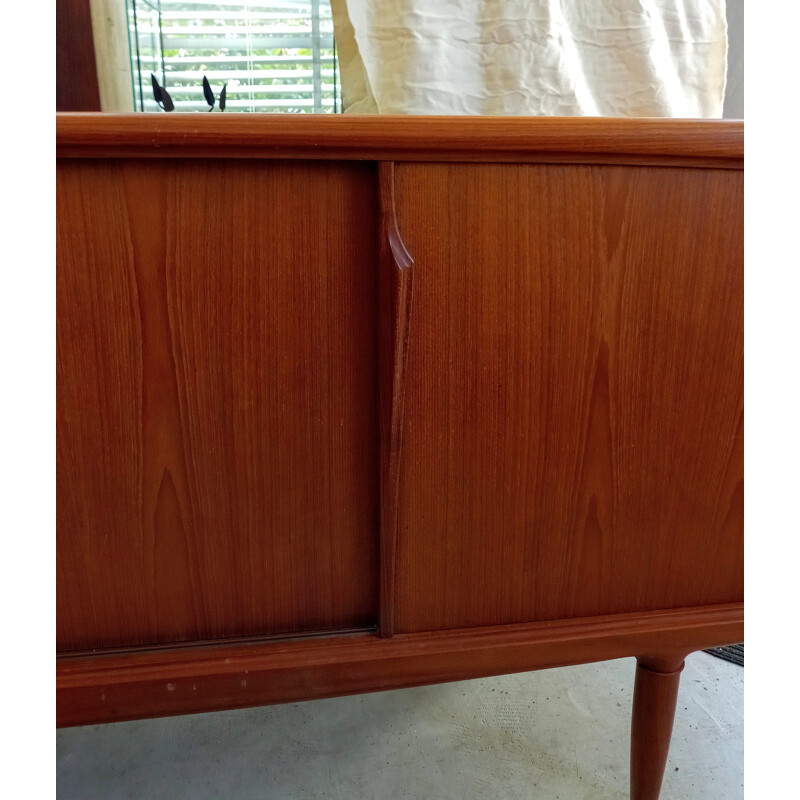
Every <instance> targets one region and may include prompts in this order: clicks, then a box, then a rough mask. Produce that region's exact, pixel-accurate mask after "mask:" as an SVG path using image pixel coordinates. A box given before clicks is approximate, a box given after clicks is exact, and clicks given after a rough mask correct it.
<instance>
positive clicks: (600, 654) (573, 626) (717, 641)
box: [56, 603, 744, 727]
mask: <svg viewBox="0 0 800 800" xmlns="http://www.w3.org/2000/svg"><path fill="white" fill-rule="evenodd" d="M743 638H744V604H742V603H734V604H727V605H719V606H707V607H700V608H689V609H675V610H668V611H656V612H646V613H636V614H615V615H610V616H605V617H593V618H583V619H572V620H556V621H550V622H538V623H530V624H521V625H505V626H497V627H490V628H472V629H460V630H449V631H437V632H431V633H419V634H399V635H395V636H394V637H392V638H381V637H380V636H378V635H377V634H354V635H351V636H347V637H331V638H329V639H305V640H296V641H279V642H268V643H257V644H236V645H230V644H225V643H219V644H215V645H206V646H203V647H189V648H181V649H175V650H160V651H153V652H131V653H122V654H120V653H117V654H113V655H102V654H98V655H94V656H89V657H85V656H83V657H65V658H61V659H59V660H58V664H57V669H56V675H57V681H56V685H57V704H56V705H57V712H56V716H57V720H56V722H57V725H58V726H60V727H66V726H74V725H88V724H98V723H107V722H119V721H123V720H132V719H141V718H144V717H161V716H172V715H177V714H190V713H198V712H206V711H217V710H222V709H234V708H245V707H250V706H258V705H270V704H274V703H286V702H297V701H300V700H312V699H319V698H324V697H335V696H341V695H350V694H360V693H362V692H372V691H382V690H387V689H401V688H406V687H410V686H419V685H424V684H430V683H446V682H448V681H458V680H467V679H473V678H483V677H489V676H492V675H502V674H507V673H514V672H526V671H531V670H536V669H547V668H551V667H561V666H569V665H573V664H582V663H588V662H594V661H606V660H610V659H614V658H624V657H628V656H639V657H641V656H645V655H650V654H655V655H656V656H659V655H664V654H669V653H673V652H676V653H680V652H683V653H690V652H693V651H695V650H701V649H706V648H709V647H717V646H721V645H725V644H734V643H737V642H740V641H742V640H743Z"/></svg>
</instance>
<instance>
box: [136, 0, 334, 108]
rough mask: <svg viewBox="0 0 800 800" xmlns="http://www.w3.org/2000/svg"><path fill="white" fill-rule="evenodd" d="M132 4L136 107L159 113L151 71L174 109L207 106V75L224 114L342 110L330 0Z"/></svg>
mask: <svg viewBox="0 0 800 800" xmlns="http://www.w3.org/2000/svg"><path fill="white" fill-rule="evenodd" d="M126 1H127V6H128V28H129V34H130V45H131V64H132V70H131V71H132V75H133V87H132V89H133V93H134V105H135V108H136V110H137V111H159V106H158V104H157V103H156V101H155V98H154V97H153V91H152V88H151V82H150V74H151V73H153V74H154V75H155V76H156V78H157V80H158V82H159V83H160V84H161V86H162V87H164V88H166V90H167V91H168V92H169V94H170V96H171V98H172V100H173V103H174V105H175V111H208V110H209V106H208V103H207V102H206V100H205V98H204V95H203V76H205V77H206V78H208V81H209V84H210V85H211V89H212V91H213V92H214V95H215V97H216V98H217V101H218V100H219V94H220V91H221V90H222V87H223V86H224V85H225V84H227V89H226V105H225V112H226V113H227V112H229V111H259V112H283V113H334V112H339V111H341V99H340V98H341V88H340V86H339V75H338V68H337V63H336V46H335V42H334V38H333V21H332V19H331V8H330V1H329V0H272V1H270V0H260V2H258V1H257V2H251V3H242V2H234V0H214V1H213V2H212V0H194V2H178V0H126ZM214 111H215V112H218V111H219V108H218V106H217V105H215V107H214Z"/></svg>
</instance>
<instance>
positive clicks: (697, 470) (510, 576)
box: [395, 164, 743, 632]
mask: <svg viewBox="0 0 800 800" xmlns="http://www.w3.org/2000/svg"><path fill="white" fill-rule="evenodd" d="M395 170H396V182H397V187H396V198H397V214H398V220H399V226H400V229H401V230H402V231H403V236H404V238H405V241H406V243H407V245H408V249H409V250H410V251H411V252H412V253H413V254H414V258H415V290H414V292H415V294H414V297H415V299H414V309H413V313H412V320H411V324H412V327H413V331H414V335H413V337H412V339H411V344H410V350H409V356H408V376H407V386H406V396H405V421H404V446H403V461H402V467H401V476H400V488H399V498H400V499H399V506H400V519H399V523H398V530H399V531H400V535H399V538H398V544H397V567H396V572H397V575H398V585H397V631H398V632H410V631H421V630H429V629H441V628H458V627H464V626H475V625H491V624H504V623H513V622H525V621H533V620H546V619H557V618H564V617H576V616H584V615H585V616H591V615H595V614H604V613H617V612H626V611H632V610H634V609H636V610H648V609H657V608H672V607H679V606H688V605H694V604H697V605H702V604H707V603H716V602H734V601H737V600H740V599H741V597H742V513H741V507H742V500H741V497H742V490H741V487H742V446H741V441H742V423H741V419H742V402H743V400H742V398H743V395H742V308H743V298H742V174H741V173H739V172H735V171H722V170H710V169H709V170H688V169H680V168H647V167H637V168H629V167H618V166H603V167H601V166H577V165H576V166H566V165H565V166H561V165H538V166H537V165H489V164H485V165H477V164H476V165H465V164H459V165H447V164H397V165H396V167H395Z"/></svg>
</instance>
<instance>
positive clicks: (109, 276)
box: [57, 159, 378, 651]
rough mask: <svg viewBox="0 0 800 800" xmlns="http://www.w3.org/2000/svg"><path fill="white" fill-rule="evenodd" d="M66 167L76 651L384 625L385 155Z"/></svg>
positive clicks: (62, 533)
mask: <svg viewBox="0 0 800 800" xmlns="http://www.w3.org/2000/svg"><path fill="white" fill-rule="evenodd" d="M57 180H58V234H57V236H58V239H57V242H58V278H57V282H58V304H59V314H58V329H57V337H58V341H57V358H58V419H57V424H58V466H57V481H58V517H59V518H58V574H59V581H58V606H57V607H58V647H59V649H60V650H61V651H70V650H82V649H90V648H92V649H94V648H108V647H116V646H126V645H139V644H152V643H166V642H179V641H188V640H205V639H218V638H223V637H238V636H260V635H268V634H275V633H286V632H298V631H310V630H335V629H343V628H352V627H363V626H370V625H374V624H375V621H376V618H377V607H376V606H377V591H378V587H377V580H378V579H377V557H378V554H377V519H378V477H377V475H378V468H377V459H378V421H377V413H378V411H377V402H376V398H377V377H376V373H377V349H376V348H377V345H376V338H377V334H376V330H377V283H376V280H377V276H376V268H375V264H376V261H377V253H376V245H377V242H376V236H377V234H376V230H377V219H376V215H377V198H376V178H375V165H374V164H357V163H353V164H344V163H342V164H337V163H326V162H302V161H300V162H280V161H276V162H270V161H248V160H232V161H228V160H208V161H204V160H169V159H166V160H164V159H162V160H155V161H152V160H124V159H115V160H87V161H82V160H63V161H61V162H59V165H58V173H57Z"/></svg>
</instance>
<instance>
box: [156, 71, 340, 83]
mask: <svg viewBox="0 0 800 800" xmlns="http://www.w3.org/2000/svg"><path fill="white" fill-rule="evenodd" d="M153 71H154V72H155V73H156V77H158V76H159V75H160V74H161V71H160V69H159V70H153ZM204 75H205V77H206V78H208V79H209V80H210V81H232V80H239V81H242V80H244V81H247V82H251V81H269V80H302V79H304V78H311V77H313V75H314V72H313V70H310V69H298V70H292V69H230V70H221V69H220V70H205V69H192V70H172V69H167V70H166V76H167V79H171V80H173V81H183V80H190V81H193V80H201V81H202V80H203V76H204ZM333 75H334V71H333V70H332V69H323V70H320V76H321V77H323V78H332V77H333Z"/></svg>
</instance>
